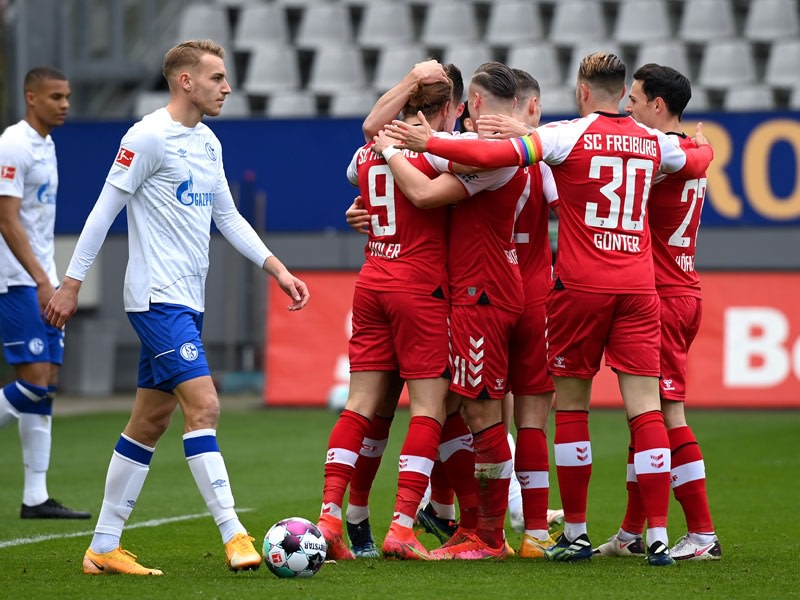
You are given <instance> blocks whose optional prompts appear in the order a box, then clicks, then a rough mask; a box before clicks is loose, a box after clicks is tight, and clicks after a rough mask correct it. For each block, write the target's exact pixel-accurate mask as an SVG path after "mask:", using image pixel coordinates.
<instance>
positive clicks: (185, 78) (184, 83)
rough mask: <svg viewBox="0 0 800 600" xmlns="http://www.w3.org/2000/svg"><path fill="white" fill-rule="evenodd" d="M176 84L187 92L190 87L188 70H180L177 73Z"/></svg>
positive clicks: (190, 81)
mask: <svg viewBox="0 0 800 600" xmlns="http://www.w3.org/2000/svg"><path fill="white" fill-rule="evenodd" d="M178 85H179V86H181V88H183V89H184V90H186V91H187V92H189V91H191V89H192V75H191V73H189V72H188V71H181V73H180V75H178Z"/></svg>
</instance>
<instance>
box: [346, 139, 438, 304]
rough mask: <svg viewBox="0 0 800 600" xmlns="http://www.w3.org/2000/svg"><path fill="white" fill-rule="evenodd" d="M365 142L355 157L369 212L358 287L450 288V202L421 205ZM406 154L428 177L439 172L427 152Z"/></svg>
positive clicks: (420, 290)
mask: <svg viewBox="0 0 800 600" xmlns="http://www.w3.org/2000/svg"><path fill="white" fill-rule="evenodd" d="M371 146H372V142H369V143H367V144H365V145H364V146H363V147H362V148H360V149H359V150H358V152H357V153H356V156H355V157H354V161H355V165H356V168H357V173H358V187H359V192H360V194H361V198H362V200H363V203H364V208H366V209H367V210H368V211H369V215H370V228H369V239H368V240H367V244H366V246H365V247H364V256H365V261H364V265H363V266H362V267H361V272H360V273H359V276H358V279H357V281H356V285H357V286H362V287H365V288H369V289H373V290H404V291H407V292H411V293H419V294H432V293H433V292H434V291H436V289H437V288H441V289H442V291H444V292H445V293H446V290H447V226H448V225H447V212H448V209H447V207H441V208H434V209H430V210H423V209H419V208H417V207H416V206H414V205H413V204H412V203H411V201H410V200H408V198H406V197H405V196H404V195H403V193H402V192H401V191H400V188H398V187H397V185H396V184H395V181H394V177H393V176H392V172H391V170H390V169H389V166H388V165H387V164H386V161H385V160H384V159H383V157H381V156H380V155H378V154H376V153H375V152H373V151H372V150H371ZM404 155H405V157H406V158H407V159H408V161H409V162H410V163H411V164H413V165H414V166H415V167H416V168H417V169H419V170H420V171H422V172H423V173H425V175H427V176H428V177H429V178H431V179H432V178H434V177H436V176H437V175H438V174H439V173H438V172H437V171H436V170H435V169H434V168H433V167H432V166H431V164H430V163H429V162H428V160H426V159H425V157H424V156H422V155H420V154H418V153H416V152H411V151H408V150H406V151H404Z"/></svg>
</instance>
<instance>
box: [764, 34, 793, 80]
mask: <svg viewBox="0 0 800 600" xmlns="http://www.w3.org/2000/svg"><path fill="white" fill-rule="evenodd" d="M798 65H800V40H798V39H794V40H781V41H777V42H774V43H773V44H772V45H771V46H770V49H769V57H768V58H767V67H766V71H765V73H764V83H768V84H770V85H771V86H774V87H778V88H787V89H788V88H792V87H794V86H796V85H798V84H800V68H799V67H798Z"/></svg>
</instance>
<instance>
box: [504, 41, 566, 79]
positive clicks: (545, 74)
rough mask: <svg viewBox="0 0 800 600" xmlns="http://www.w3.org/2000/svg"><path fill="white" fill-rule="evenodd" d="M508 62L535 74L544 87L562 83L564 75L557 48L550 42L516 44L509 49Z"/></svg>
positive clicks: (509, 64) (511, 65)
mask: <svg viewBox="0 0 800 600" xmlns="http://www.w3.org/2000/svg"><path fill="white" fill-rule="evenodd" d="M506 64H507V65H508V66H509V67H513V68H517V69H522V70H523V71H527V72H528V73H530V74H531V75H533V76H534V77H535V78H536V80H537V81H538V82H539V85H541V86H542V87H544V86H549V85H555V86H558V85H561V84H562V83H563V82H564V76H563V74H562V73H561V66H560V65H559V62H558V54H557V52H556V49H555V48H554V47H553V46H552V45H551V44H549V43H548V42H541V43H537V44H524V45H514V46H512V47H511V48H510V49H509V50H508V56H507V57H506Z"/></svg>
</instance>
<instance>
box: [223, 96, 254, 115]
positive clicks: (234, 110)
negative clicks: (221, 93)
mask: <svg viewBox="0 0 800 600" xmlns="http://www.w3.org/2000/svg"><path fill="white" fill-rule="evenodd" d="M249 116H250V103H249V102H248V101H247V96H246V95H245V94H243V93H242V92H233V93H232V94H229V95H228V97H227V98H225V104H224V105H223V107H222V112H221V113H220V115H219V117H217V118H218V119H242V118H244V117H249Z"/></svg>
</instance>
